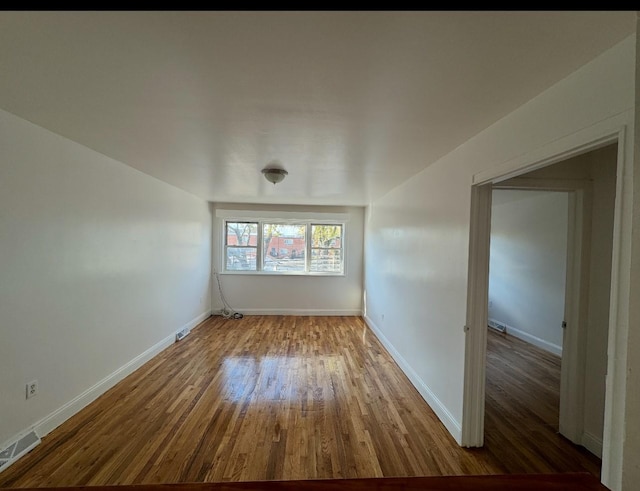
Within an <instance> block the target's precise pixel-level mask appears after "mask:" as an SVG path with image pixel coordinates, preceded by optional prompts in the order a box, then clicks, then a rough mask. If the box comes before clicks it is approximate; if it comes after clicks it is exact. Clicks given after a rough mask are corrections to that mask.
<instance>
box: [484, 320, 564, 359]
mask: <svg viewBox="0 0 640 491" xmlns="http://www.w3.org/2000/svg"><path fill="white" fill-rule="evenodd" d="M489 322H496V323H498V324H502V325H504V326H506V328H507V334H510V335H512V336H514V337H516V338H518V339H522V340H523V341H526V342H527V343H529V344H533V345H534V346H537V347H538V348H541V349H543V350H545V351H548V352H549V353H553V354H554V355H558V356H562V346H558V345H557V344H553V343H550V342H548V341H545V340H544V339H540V338H539V337H537V336H534V335H533V334H529V333H528V332H524V331H521V330H520V329H516V328H515V327H513V326H510V325H508V324H505V323H504V322H502V321H499V320H497V319H492V318H490V319H489Z"/></svg>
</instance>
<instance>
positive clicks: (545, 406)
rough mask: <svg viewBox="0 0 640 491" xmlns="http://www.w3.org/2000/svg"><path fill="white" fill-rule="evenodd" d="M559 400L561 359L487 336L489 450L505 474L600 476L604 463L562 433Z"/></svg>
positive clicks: (508, 338) (508, 339)
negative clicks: (578, 472) (564, 472)
mask: <svg viewBox="0 0 640 491" xmlns="http://www.w3.org/2000/svg"><path fill="white" fill-rule="evenodd" d="M559 395H560V358H559V357H558V356H556V355H554V354H551V353H549V352H547V351H544V350H542V349H540V348H537V347H536V346H533V345H531V344H529V343H526V342H524V341H521V340H520V339H518V338H516V337H513V336H508V335H507V336H505V335H504V334H500V333H497V332H495V331H493V330H489V336H488V339H487V387H486V402H485V449H486V451H487V452H488V453H489V454H490V455H491V456H492V457H494V458H495V459H496V460H499V461H501V462H502V463H503V465H504V467H505V471H506V472H508V473H515V472H523V471H525V472H549V471H550V470H554V471H560V470H579V468H582V469H583V470H585V471H587V472H590V473H591V474H593V475H595V476H600V467H601V462H600V459H598V458H597V457H595V456H594V455H593V454H591V453H590V452H589V451H587V450H586V449H585V448H583V447H579V446H576V445H573V444H572V443H571V442H570V441H569V440H567V439H566V438H564V437H563V436H562V435H560V434H559V433H558V421H559V413H560V396H559ZM510 442H514V443H516V444H513V443H510Z"/></svg>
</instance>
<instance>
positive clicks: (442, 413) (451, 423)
mask: <svg viewBox="0 0 640 491" xmlns="http://www.w3.org/2000/svg"><path fill="white" fill-rule="evenodd" d="M363 318H364V321H365V322H366V324H367V325H368V326H369V328H370V329H371V331H372V332H373V334H374V335H375V336H376V337H377V338H378V340H379V341H380V343H382V345H383V346H384V347H385V349H386V350H387V351H388V352H389V354H390V355H391V357H392V358H393V359H394V360H395V362H396V363H397V364H398V366H399V367H400V369H401V370H402V371H403V372H404V374H405V375H406V376H407V378H408V379H409V381H410V382H411V383H412V384H413V386H414V387H415V388H416V390H417V391H418V392H419V393H420V395H421V396H422V398H423V399H424V400H425V402H426V403H427V404H428V405H429V407H431V409H433V412H434V413H436V416H438V419H440V421H441V422H442V424H443V425H444V426H445V428H446V429H447V431H449V433H451V436H453V438H454V439H455V440H456V442H457V443H458V445H460V444H461V442H462V426H461V425H460V423H459V422H458V421H457V420H456V419H455V418H454V417H453V415H452V414H451V412H450V411H449V410H448V409H447V407H446V406H445V405H444V404H443V403H442V401H440V399H438V397H437V396H436V395H435V394H434V393H433V391H432V390H431V389H430V388H429V386H428V385H427V384H426V383H425V382H424V380H422V378H420V376H419V375H418V374H417V373H416V372H415V370H414V369H413V368H412V367H411V365H409V363H407V361H406V360H405V359H404V358H403V357H402V355H401V354H400V353H399V352H398V350H396V348H395V347H394V346H393V344H391V342H390V341H389V340H388V339H387V337H386V336H385V335H384V334H383V333H382V331H381V330H380V328H379V327H378V326H377V325H376V324H375V322H373V320H372V319H371V318H370V317H368V316H366V315H364V313H363Z"/></svg>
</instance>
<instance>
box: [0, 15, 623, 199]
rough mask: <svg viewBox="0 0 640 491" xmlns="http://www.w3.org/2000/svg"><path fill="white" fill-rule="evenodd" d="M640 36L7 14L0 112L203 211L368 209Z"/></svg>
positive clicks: (562, 26) (565, 25)
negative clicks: (120, 165) (224, 207)
mask: <svg viewBox="0 0 640 491" xmlns="http://www.w3.org/2000/svg"><path fill="white" fill-rule="evenodd" d="M634 30H635V12H0V67H1V72H2V75H1V76H0V108H2V109H5V110H6V111H9V112H11V113H13V114H16V115H18V116H20V117H22V118H25V119H27V120H29V121H32V122H34V123H36V124H38V125H40V126H43V127H45V128H47V129H49V130H51V131H53V132H55V133H58V134H60V135H63V136H65V137H68V138H70V139H72V140H74V141H76V142H79V143H81V144H83V145H86V146H87V147H90V148H92V149H94V150H96V151H98V152H101V153H103V154H105V155H107V156H109V157H112V158H114V159H116V160H119V161H121V162H124V163H125V164H127V165H130V166H132V167H134V168H136V169H139V170H140V171H142V172H145V173H147V174H149V175H152V176H155V177H157V178H158V179H161V180H163V181H166V182H168V183H170V184H173V185H175V186H177V187H180V188H182V189H184V190H187V191H189V192H191V193H193V194H195V195H197V196H200V197H201V198H203V199H206V200H210V201H227V202H248V203H251V202H254V203H255V202H260V203H287V204H340V205H364V204H367V203H368V202H370V201H371V200H373V199H375V198H376V197H379V196H381V195H383V194H384V193H386V192H387V191H389V190H390V189H392V188H393V187H394V186H396V185H398V184H400V183H401V182H403V181H404V180H406V179H407V178H409V177H410V176H412V175H414V174H416V173H417V172H419V171H421V170H422V169H424V168H425V167H426V166H428V165H429V164H431V163H433V162H434V161H435V160H437V159H438V158H439V157H441V156H442V155H445V154H446V153H448V152H449V151H451V150H452V149H454V148H455V147H457V146H458V145H460V144H461V143H463V142H464V141H466V140H467V139H469V138H470V137H472V136H473V135H475V134H477V133H478V132H480V131H481V130H482V129H484V128H486V127H487V126H489V125H490V124H492V123H493V122H495V121H497V120H498V119H500V118H501V117H502V116H504V115H506V114H508V113H509V112H511V111H513V110H514V109H516V108H517V107H518V106H520V105H522V104H523V103H525V102H526V101H528V100H530V99H531V98H533V97H534V96H536V95H537V94H539V93H540V92H542V91H544V90H545V89H546V88H548V87H549V86H551V85H553V84H554V83H555V82H557V81H558V80H560V79H562V78H564V77H566V76H567V75H569V74H570V73H571V72H573V71H575V70H576V69H578V68H579V67H580V66H582V65H584V64H585V63H587V62H588V61H590V60H591V59H593V58H594V57H596V56H597V55H598V54H600V53H602V52H603V51H605V50H607V49H608V48H610V47H612V46H613V45H615V44H616V43H618V42H620V41H622V40H623V39H624V38H626V37H627V36H629V35H630V34H632V33H633V32H634ZM270 163H275V165H279V166H281V167H283V168H285V169H286V170H287V171H288V172H289V176H288V177H287V179H285V181H284V182H282V183H281V184H278V185H277V186H273V185H272V184H270V183H268V182H267V181H266V180H265V179H264V178H263V176H262V175H261V173H260V170H261V169H262V168H264V167H265V166H267V165H269V164H270Z"/></svg>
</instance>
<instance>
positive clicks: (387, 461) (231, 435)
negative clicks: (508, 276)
mask: <svg viewBox="0 0 640 491" xmlns="http://www.w3.org/2000/svg"><path fill="white" fill-rule="evenodd" d="M488 353H489V354H488V358H487V371H488V380H487V407H486V428H487V438H486V446H485V448H483V449H463V448H460V447H458V445H457V444H456V443H455V441H454V440H453V438H452V437H451V436H450V435H449V433H448V432H447V431H446V429H445V428H444V426H443V425H442V424H441V423H440V422H439V421H438V419H437V417H436V415H435V413H434V412H433V411H432V410H431V409H430V408H429V407H428V405H427V404H426V403H425V402H424V400H423V399H422V398H421V396H420V395H419V394H418V392H417V391H416V390H415V389H414V388H413V387H412V385H411V384H410V382H409V381H408V379H407V378H406V377H405V375H404V374H403V373H402V372H401V371H400V369H399V368H398V367H397V365H395V363H394V362H393V360H392V359H391V357H390V356H389V354H388V353H387V352H386V351H385V350H384V348H383V347H382V346H381V345H380V343H379V342H378V340H377V339H376V338H375V336H374V335H373V334H372V333H371V331H369V330H368V328H367V327H366V325H365V324H364V322H363V321H362V319H361V318H358V317H285V316H270V317H268V316H251V317H249V316H248V317H245V318H244V319H242V320H227V319H223V318H221V317H212V318H210V319H208V320H207V321H205V322H204V323H202V324H201V325H200V326H199V327H197V328H196V329H194V330H193V331H192V333H191V334H190V335H189V336H188V337H187V338H185V339H184V340H183V341H181V342H179V343H176V344H175V345H173V346H171V347H170V348H168V349H167V350H165V351H163V352H162V353H161V354H160V355H158V356H157V357H155V358H154V359H153V360H151V361H150V362H149V363H147V364H145V365H144V366H143V367H141V368H140V369H139V370H137V371H136V372H135V373H133V374H132V375H130V376H129V377H127V378H126V379H125V380H123V381H122V382H121V383H119V384H118V385H116V386H115V387H113V388H112V389H111V390H109V391H108V392H106V393H105V394H103V395H102V396H101V397H100V398H99V399H98V400H96V401H95V402H94V403H93V404H91V405H89V406H88V407H87V408H85V409H84V410H83V411H81V412H80V413H78V414H77V415H75V416H74V417H73V418H71V419H69V420H68V421H67V422H65V423H64V424H63V425H61V426H60V427H59V428H57V429H56V430H54V431H53V432H51V433H50V434H49V435H47V436H46V437H45V438H44V439H43V442H42V444H41V445H40V446H38V447H36V448H35V449H34V450H33V451H32V452H31V453H30V454H29V455H27V456H25V457H24V458H23V459H21V460H20V461H19V462H17V463H15V464H14V465H13V466H11V467H10V468H9V469H7V470H6V471H5V472H3V473H1V474H0V487H43V486H85V485H109V484H154V483H178V482H223V481H259V480H292V479H329V478H368V477H383V476H387V477H389V476H391V477H393V476H397V477H403V476H437V475H454V474H502V473H550V472H567V471H576V472H584V471H586V472H590V473H592V474H594V475H598V473H599V460H598V459H597V458H595V457H593V456H592V455H591V454H589V453H588V452H587V451H586V450H584V449H582V448H581V447H576V446H575V445H573V444H571V443H570V442H568V441H567V440H566V439H564V438H563V437H562V436H560V435H558V434H557V418H558V404H559V402H558V387H559V374H560V372H559V370H560V365H559V360H558V359H557V358H556V357H554V356H553V355H548V354H546V353H544V352H542V351H540V350H537V349H536V348H534V347H532V346H530V345H527V344H526V343H522V342H520V341H519V340H514V339H512V338H510V337H503V336H500V335H497V334H495V333H492V334H490V336H489V346H488ZM443 376H444V375H443Z"/></svg>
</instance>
